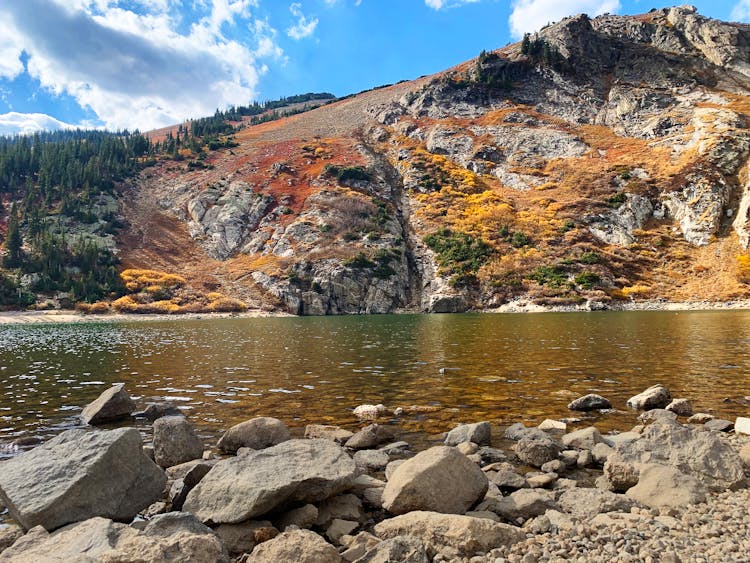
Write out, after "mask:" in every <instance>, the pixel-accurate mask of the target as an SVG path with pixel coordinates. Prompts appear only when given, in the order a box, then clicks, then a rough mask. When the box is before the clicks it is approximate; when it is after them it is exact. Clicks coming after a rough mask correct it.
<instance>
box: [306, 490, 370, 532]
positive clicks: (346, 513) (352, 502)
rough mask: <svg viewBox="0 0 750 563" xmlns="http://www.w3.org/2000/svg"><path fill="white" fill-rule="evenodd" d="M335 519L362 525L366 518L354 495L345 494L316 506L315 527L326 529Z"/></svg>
mask: <svg viewBox="0 0 750 563" xmlns="http://www.w3.org/2000/svg"><path fill="white" fill-rule="evenodd" d="M336 519H340V520H353V521H356V522H358V523H360V524H361V523H364V521H365V520H366V519H367V517H366V516H365V513H364V510H362V501H361V500H359V498H358V497H357V496H356V495H352V494H345V495H337V496H334V497H331V498H329V499H326V500H324V501H323V502H321V503H320V504H319V505H318V517H317V518H316V519H315V525H316V526H317V527H319V528H327V527H328V526H329V525H330V524H331V522H333V521H334V520H336Z"/></svg>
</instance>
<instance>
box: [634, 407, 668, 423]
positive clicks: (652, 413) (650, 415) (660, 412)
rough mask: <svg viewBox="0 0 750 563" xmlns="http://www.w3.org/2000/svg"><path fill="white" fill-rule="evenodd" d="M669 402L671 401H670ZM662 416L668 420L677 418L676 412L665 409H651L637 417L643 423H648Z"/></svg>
mask: <svg viewBox="0 0 750 563" xmlns="http://www.w3.org/2000/svg"><path fill="white" fill-rule="evenodd" d="M670 404H671V403H670ZM662 418H668V419H670V420H677V413H676V412H672V411H668V410H667V409H651V410H649V411H646V412H644V413H641V415H640V416H639V417H638V420H640V421H641V422H642V423H643V424H648V423H649V422H653V421H654V420H660V419H662Z"/></svg>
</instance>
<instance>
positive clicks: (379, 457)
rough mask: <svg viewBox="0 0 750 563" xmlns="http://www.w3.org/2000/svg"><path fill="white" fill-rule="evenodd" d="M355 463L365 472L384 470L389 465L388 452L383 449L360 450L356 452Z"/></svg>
mask: <svg viewBox="0 0 750 563" xmlns="http://www.w3.org/2000/svg"><path fill="white" fill-rule="evenodd" d="M354 463H356V464H357V467H359V468H360V469H361V470H362V471H364V472H365V473H367V472H370V471H382V470H383V469H385V466H386V465H388V454H387V453H385V452H384V451H382V450H360V451H358V452H356V453H355V454H354Z"/></svg>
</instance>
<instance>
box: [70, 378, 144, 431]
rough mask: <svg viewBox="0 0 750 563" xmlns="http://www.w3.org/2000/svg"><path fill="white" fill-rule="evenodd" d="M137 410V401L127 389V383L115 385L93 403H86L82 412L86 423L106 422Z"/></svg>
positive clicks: (127, 415)
mask: <svg viewBox="0 0 750 563" xmlns="http://www.w3.org/2000/svg"><path fill="white" fill-rule="evenodd" d="M134 412H135V401H134V400H133V399H131V398H130V395H128V392H127V391H125V384H124V383H119V384H117V385H113V386H112V387H110V388H109V389H107V390H106V391H104V392H103V393H102V394H101V395H99V396H98V397H97V398H96V399H95V400H94V401H93V402H92V403H89V404H88V405H86V406H85V407H84V409H83V412H81V421H82V422H83V423H84V424H91V425H92V426H93V425H97V424H106V423H107V422H114V421H117V420H122V419H124V418H128V417H129V416H130V415H132V414H133V413H134Z"/></svg>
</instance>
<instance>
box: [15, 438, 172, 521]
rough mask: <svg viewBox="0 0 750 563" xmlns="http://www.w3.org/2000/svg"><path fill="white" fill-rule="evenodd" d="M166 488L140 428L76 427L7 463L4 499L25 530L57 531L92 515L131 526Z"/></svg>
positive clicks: (164, 480)
mask: <svg viewBox="0 0 750 563" xmlns="http://www.w3.org/2000/svg"><path fill="white" fill-rule="evenodd" d="M165 484H166V476H165V475H164V472H163V471H162V470H161V469H159V468H158V467H157V466H156V465H155V464H154V462H153V461H151V460H150V459H149V458H148V457H147V456H146V455H145V454H144V453H143V443H142V441H141V435H140V433H139V432H138V431H137V430H136V429H134V428H120V429H117V430H94V431H87V430H83V429H75V430H68V431H66V432H63V433H62V434H60V435H58V436H56V437H55V438H53V439H51V440H50V441H48V442H46V443H44V444H42V445H40V446H37V447H36V448H34V449H33V450H30V451H28V452H25V453H23V454H21V455H19V456H17V457H15V458H12V459H9V460H6V461H4V462H3V463H2V471H0V500H2V503H3V504H4V505H5V506H6V507H7V508H8V511H9V512H10V515H11V517H12V518H13V519H14V520H15V521H16V522H18V523H19V524H21V526H22V527H23V528H24V529H26V530H28V529H30V528H33V527H34V526H44V528H46V529H47V530H54V529H56V528H59V527H60V526H64V525H65V524H68V523H70V522H78V521H81V520H87V519H89V518H92V517H94V516H104V517H106V518H112V519H116V520H122V521H128V522H129V521H130V520H132V519H133V517H134V516H135V515H136V514H138V512H139V511H141V510H143V509H144V508H146V507H147V506H149V505H150V504H152V503H153V502H154V501H156V500H157V499H158V498H159V496H160V495H161V493H162V491H163V490H164V486H165Z"/></svg>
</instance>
